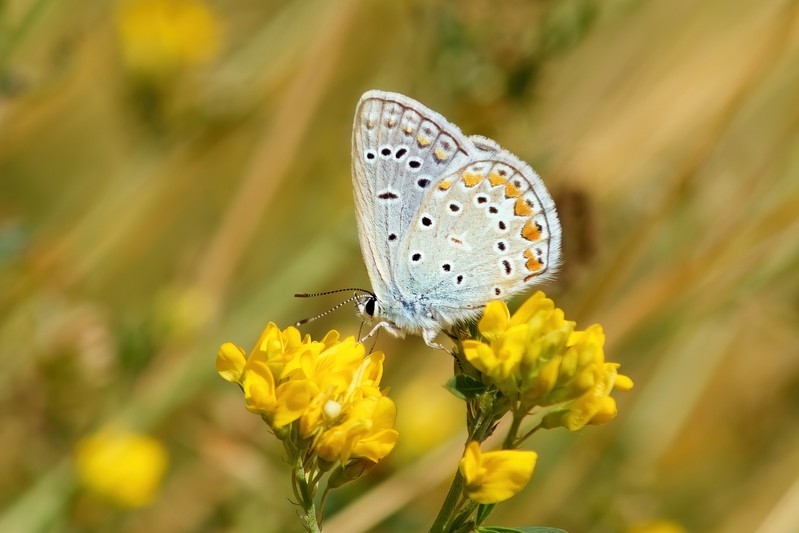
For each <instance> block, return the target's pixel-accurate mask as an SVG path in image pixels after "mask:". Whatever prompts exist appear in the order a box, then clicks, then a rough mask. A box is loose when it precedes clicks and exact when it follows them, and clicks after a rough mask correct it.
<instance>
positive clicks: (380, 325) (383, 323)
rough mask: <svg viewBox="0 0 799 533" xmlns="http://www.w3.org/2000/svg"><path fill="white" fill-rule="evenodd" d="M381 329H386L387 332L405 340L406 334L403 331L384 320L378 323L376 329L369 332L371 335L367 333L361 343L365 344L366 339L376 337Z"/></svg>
mask: <svg viewBox="0 0 799 533" xmlns="http://www.w3.org/2000/svg"><path fill="white" fill-rule="evenodd" d="M381 329H385V330H386V331H388V332H389V333H391V334H392V335H394V336H395V337H399V338H400V339H402V338H405V333H404V332H403V331H402V330H400V329H398V328H397V327H395V326H394V325H393V324H391V323H390V322H386V321H385V320H382V321H380V322H378V323H377V324H375V325H374V327H373V328H372V329H371V330H369V333H367V334H366V335H365V336H363V337H362V338H361V340H360V342H364V341H365V340H366V339H369V338H371V337H372V336H373V335H375V334H376V333H377V332H378V331H380V330H381Z"/></svg>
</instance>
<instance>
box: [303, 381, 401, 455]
mask: <svg viewBox="0 0 799 533" xmlns="http://www.w3.org/2000/svg"><path fill="white" fill-rule="evenodd" d="M396 418H397V408H396V406H395V405H394V402H393V401H391V399H390V398H388V397H387V396H365V397H363V398H359V399H357V400H356V401H354V402H352V404H351V405H350V406H349V408H348V409H347V410H345V411H344V413H343V419H344V420H343V421H342V423H341V424H338V425H335V426H333V427H331V428H330V429H328V430H327V431H325V432H324V433H322V435H321V436H320V437H319V440H318V442H317V443H316V446H315V448H316V451H317V453H318V454H319V457H321V458H322V459H324V460H325V461H328V462H333V461H335V460H336V459H338V460H340V461H341V464H347V462H349V460H350V457H356V458H364V459H368V460H370V461H372V462H375V463H376V462H378V461H380V459H382V458H383V457H385V456H386V455H388V454H389V452H391V450H392V449H393V448H394V445H395V444H396V443H397V438H398V436H399V433H397V431H396V430H395V429H393V428H394V421H395V420H396Z"/></svg>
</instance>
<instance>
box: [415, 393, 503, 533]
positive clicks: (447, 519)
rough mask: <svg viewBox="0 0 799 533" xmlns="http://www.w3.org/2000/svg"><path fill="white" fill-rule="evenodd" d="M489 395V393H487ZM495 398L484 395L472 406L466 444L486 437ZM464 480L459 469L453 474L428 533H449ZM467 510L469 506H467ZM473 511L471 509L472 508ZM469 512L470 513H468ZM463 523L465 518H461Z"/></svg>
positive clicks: (492, 415)
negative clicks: (472, 417)
mask: <svg viewBox="0 0 799 533" xmlns="http://www.w3.org/2000/svg"><path fill="white" fill-rule="evenodd" d="M487 394H491V393H487ZM495 399H496V397H495V396H493V395H492V396H487V395H484V396H483V397H482V398H481V399H478V401H477V402H475V404H474V405H476V406H478V412H477V416H476V417H475V422H474V427H473V428H472V430H471V432H470V434H469V438H468V440H467V444H468V442H469V441H472V440H476V441H477V442H483V441H484V440H485V439H486V438H487V437H488V435H487V434H488V432H489V431H490V429H491V427H492V426H493V424H494V415H495V413H494V400H495ZM463 486H464V480H463V476H462V475H461V472H460V469H458V470H457V471H456V472H455V477H454V479H453V480H452V484H451V485H450V486H449V492H447V496H446V498H444V503H443V504H442V505H441V510H440V511H439V512H438V516H436V519H435V521H434V522H433V525H432V526H431V527H430V533H445V532H447V531H449V529H448V528H449V526H450V524H452V520H453V515H454V514H455V513H456V512H457V510H458V503H459V502H460V497H461V493H462V492H463ZM467 508H469V506H468V505H467ZM472 509H473V508H472ZM470 512H471V511H470ZM461 518H462V519H463V520H464V521H465V519H466V518H468V515H467V516H463V517H461Z"/></svg>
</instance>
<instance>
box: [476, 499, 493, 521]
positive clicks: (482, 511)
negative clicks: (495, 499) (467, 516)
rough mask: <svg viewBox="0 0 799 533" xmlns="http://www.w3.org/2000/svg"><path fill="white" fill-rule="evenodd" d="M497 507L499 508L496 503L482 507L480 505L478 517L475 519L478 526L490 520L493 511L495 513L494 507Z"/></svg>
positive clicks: (484, 504) (482, 504) (482, 505)
mask: <svg viewBox="0 0 799 533" xmlns="http://www.w3.org/2000/svg"><path fill="white" fill-rule="evenodd" d="M496 506H497V504H496V503H481V504H480V505H478V506H477V516H476V517H475V522H477V525H480V524H482V523H483V522H485V519H486V518H488V515H490V514H491V511H493V510H494V507H496Z"/></svg>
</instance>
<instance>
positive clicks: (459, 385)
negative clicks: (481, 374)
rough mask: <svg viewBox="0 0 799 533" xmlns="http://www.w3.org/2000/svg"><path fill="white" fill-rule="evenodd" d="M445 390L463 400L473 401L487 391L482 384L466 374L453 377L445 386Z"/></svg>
mask: <svg viewBox="0 0 799 533" xmlns="http://www.w3.org/2000/svg"><path fill="white" fill-rule="evenodd" d="M444 388H445V389H447V390H448V391H449V392H451V393H452V394H454V395H455V397H457V398H460V399H461V400H464V401H466V400H471V399H472V398H476V397H478V396H480V395H481V394H483V393H484V392H485V390H486V387H485V385H483V383H482V382H480V381H478V380H476V379H474V378H472V377H469V376H467V375H465V374H458V375H457V376H453V377H451V378H450V379H449V381H447V382H446V383H445V384H444Z"/></svg>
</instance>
